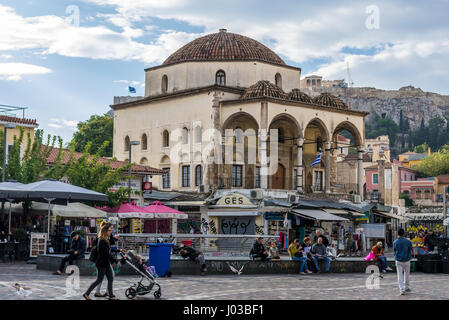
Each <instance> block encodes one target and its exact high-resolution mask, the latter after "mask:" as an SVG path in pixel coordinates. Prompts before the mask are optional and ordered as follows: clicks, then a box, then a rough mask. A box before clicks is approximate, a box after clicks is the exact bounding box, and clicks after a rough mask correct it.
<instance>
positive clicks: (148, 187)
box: [142, 182, 153, 197]
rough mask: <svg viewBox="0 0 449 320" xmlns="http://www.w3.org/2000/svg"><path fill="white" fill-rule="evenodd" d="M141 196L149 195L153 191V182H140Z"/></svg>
mask: <svg viewBox="0 0 449 320" xmlns="http://www.w3.org/2000/svg"><path fill="white" fill-rule="evenodd" d="M142 191H143V196H144V197H145V195H150V194H151V193H152V192H153V182H144V183H143V184H142Z"/></svg>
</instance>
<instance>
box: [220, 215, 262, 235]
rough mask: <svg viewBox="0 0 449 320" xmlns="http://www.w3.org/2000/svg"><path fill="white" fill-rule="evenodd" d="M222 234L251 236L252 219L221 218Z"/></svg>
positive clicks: (252, 229) (252, 230)
mask: <svg viewBox="0 0 449 320" xmlns="http://www.w3.org/2000/svg"><path fill="white" fill-rule="evenodd" d="M220 231H221V233H222V234H253V232H254V219H252V218H248V217H229V218H228V217H222V218H221V219H220Z"/></svg>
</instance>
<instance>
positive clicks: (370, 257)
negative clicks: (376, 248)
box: [363, 251, 376, 261]
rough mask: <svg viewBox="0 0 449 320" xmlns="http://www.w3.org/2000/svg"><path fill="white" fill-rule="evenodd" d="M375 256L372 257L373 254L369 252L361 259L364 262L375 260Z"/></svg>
mask: <svg viewBox="0 0 449 320" xmlns="http://www.w3.org/2000/svg"><path fill="white" fill-rule="evenodd" d="M375 257H376V256H375V255H374V253H373V252H372V251H370V253H368V255H367V256H366V257H365V258H363V260H364V261H371V260H373V259H374V258H375Z"/></svg>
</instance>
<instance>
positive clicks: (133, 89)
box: [128, 86, 136, 93]
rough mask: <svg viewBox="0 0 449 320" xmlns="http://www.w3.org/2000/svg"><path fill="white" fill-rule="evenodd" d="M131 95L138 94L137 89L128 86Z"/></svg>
mask: <svg viewBox="0 0 449 320" xmlns="http://www.w3.org/2000/svg"><path fill="white" fill-rule="evenodd" d="M128 91H129V93H136V88H134V87H131V86H128Z"/></svg>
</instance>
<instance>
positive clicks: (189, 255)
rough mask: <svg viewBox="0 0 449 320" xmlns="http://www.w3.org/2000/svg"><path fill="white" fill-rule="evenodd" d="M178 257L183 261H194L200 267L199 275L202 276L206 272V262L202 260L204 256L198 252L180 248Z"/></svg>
mask: <svg viewBox="0 0 449 320" xmlns="http://www.w3.org/2000/svg"><path fill="white" fill-rule="evenodd" d="M179 255H180V256H181V257H183V258H184V259H190V260H191V261H195V262H197V263H199V264H200V265H201V275H204V274H205V273H206V271H207V268H206V261H205V259H204V255H203V254H202V253H201V252H199V251H198V250H195V249H193V248H192V247H186V246H184V247H182V248H181V250H180V251H179Z"/></svg>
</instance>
